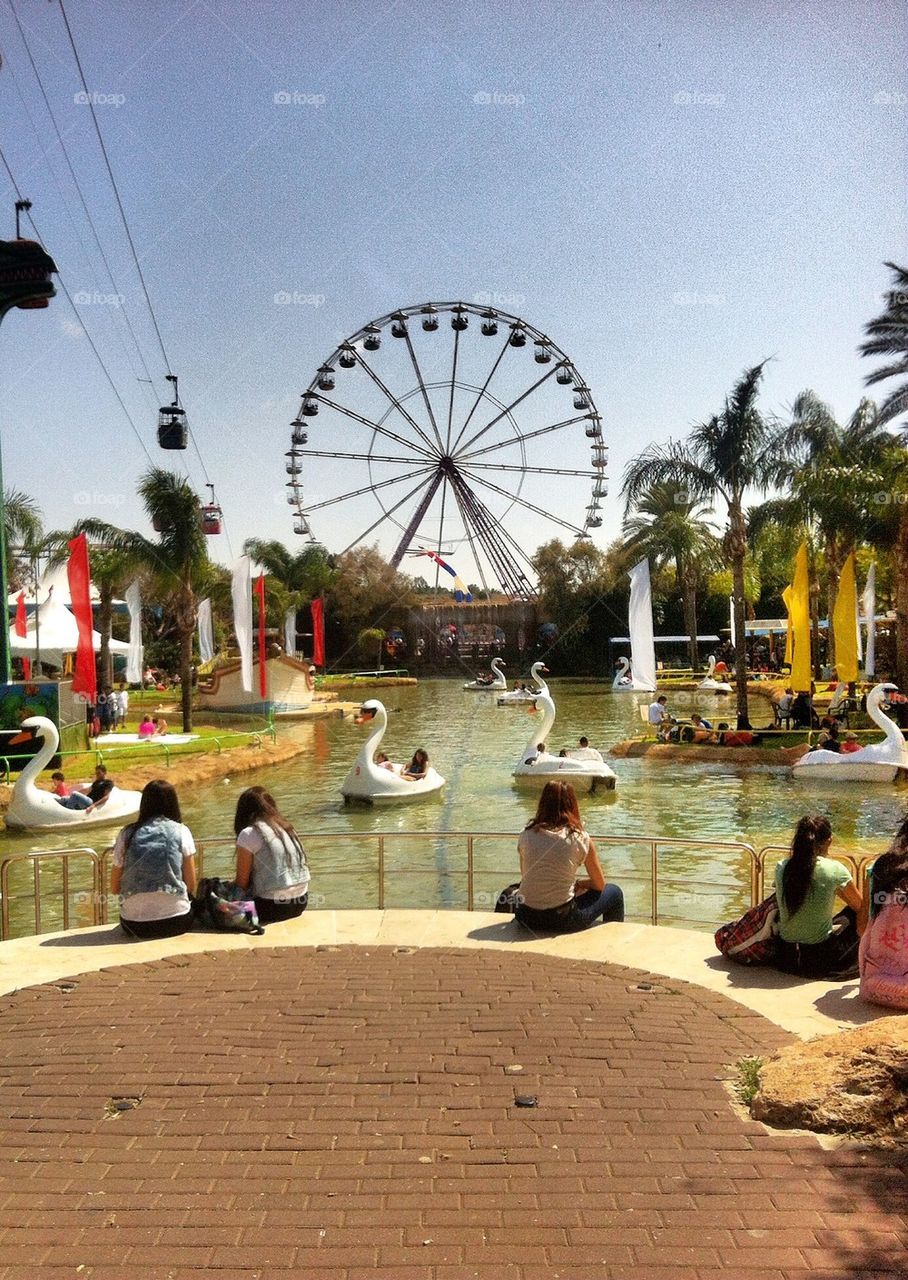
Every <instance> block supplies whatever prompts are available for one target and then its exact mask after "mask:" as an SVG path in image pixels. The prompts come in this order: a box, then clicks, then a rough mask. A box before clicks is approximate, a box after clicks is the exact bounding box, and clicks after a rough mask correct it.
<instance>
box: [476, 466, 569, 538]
mask: <svg viewBox="0 0 908 1280" xmlns="http://www.w3.org/2000/svg"><path fill="white" fill-rule="evenodd" d="M467 475H468V476H469V477H470V479H472V480H474V481H475V482H476V484H481V485H483V487H484V488H486V489H491V490H492V492H493V493H498V494H500V495H501V496H502V497H503V498H507V499H508V500H509V501H510V502H517V503H519V504H520V506H521V507H526V509H527V511H533V512H535V514H536V515H537V516H544V517H545V519H546V520H551V521H552V523H553V524H559V525H561V527H562V528H563V529H570V531H571V533H574V534H576V535H577V537H578V538H579V537H581V536H582V534H583V530H582V529H578V528H577V526H576V525H575V524H570V523H569V522H568V521H567V520H562V519H561V517H560V516H555V515H552V513H551V511H546V510H545V508H544V507H537V506H536V505H535V504H534V503H532V502H528V501H527V500H526V498H521V497H520V495H519V494H517V493H511V492H510V490H508V489H502V488H501V486H500V485H497V484H493V483H492V481H491V480H483V478H482V476H473V475H471V474H470V473H469V472H467Z"/></svg>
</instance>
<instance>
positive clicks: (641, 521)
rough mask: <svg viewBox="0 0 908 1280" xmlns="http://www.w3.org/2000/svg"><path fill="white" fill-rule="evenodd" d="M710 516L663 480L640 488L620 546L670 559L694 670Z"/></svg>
mask: <svg viewBox="0 0 908 1280" xmlns="http://www.w3.org/2000/svg"><path fill="white" fill-rule="evenodd" d="M710 515H712V507H705V506H704V504H703V503H702V502H700V501H699V500H697V499H694V500H693V501H692V500H691V498H690V496H689V494H688V493H686V492H685V491H684V490H682V489H679V487H678V485H676V484H670V483H663V484H654V485H651V486H650V487H649V488H648V489H645V490H644V491H643V492H642V493H641V494H640V497H639V498H638V499H637V502H636V515H634V516H631V517H630V518H629V519H626V520H625V522H624V534H625V541H624V547H625V550H627V551H630V552H633V554H634V555H635V556H636V557H642V556H645V557H646V558H647V559H648V560H652V561H653V562H654V563H655V564H657V565H660V566H662V565H666V564H671V565H672V566H673V567H674V571H675V586H676V588H677V590H678V592H679V593H680V595H681V599H682V601H683V605H684V625H685V627H686V628H687V634H688V636H689V637H690V664H691V667H692V668H693V669H694V670H695V671H696V669H697V666H698V665H699V663H698V656H697V577H698V570H699V568H700V566H701V565H702V564H703V563H705V562H706V561H707V560H709V559H711V558H713V557H714V556H715V553H716V551H717V549H718V540H717V538H716V535H715V534H714V533H713V531H712V529H711V528H710V527H709V525H708V523H707V521H706V520H705V518H704V517H706V516H710Z"/></svg>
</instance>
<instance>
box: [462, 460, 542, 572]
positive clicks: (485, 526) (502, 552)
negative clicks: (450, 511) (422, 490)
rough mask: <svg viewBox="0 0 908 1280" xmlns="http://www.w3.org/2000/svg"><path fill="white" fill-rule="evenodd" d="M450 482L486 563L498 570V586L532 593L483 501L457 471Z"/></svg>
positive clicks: (499, 528)
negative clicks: (499, 582) (484, 555)
mask: <svg viewBox="0 0 908 1280" xmlns="http://www.w3.org/2000/svg"><path fill="white" fill-rule="evenodd" d="M452 483H454V484H455V485H456V487H457V489H458V492H459V494H460V497H461V499H462V503H463V507H464V509H465V510H466V511H467V512H468V513H469V519H470V522H471V523H472V525H473V527H474V529H475V530H476V536H477V538H478V539H479V542H480V544H481V546H482V549H483V551H485V553H486V555H487V557H488V559H489V563H490V564H491V565H492V567H493V568H494V569H495V572H496V573H497V574H498V577H499V579H500V581H501V584H502V586H503V587H504V588H505V590H506V591H511V592H513V593H514V594H516V595H526V594H530V595H532V594H533V587H532V584H531V583H530V582H529V580H528V579H527V577H526V575H525V574H524V573H523V571H522V570H521V569H520V568H519V567H518V566H517V565H516V564H515V563H514V561H513V559H512V557H511V555H510V553H509V551H508V548H507V545H506V544H505V542H504V539H503V538H502V536H501V534H502V529H501V526H500V523H499V522H498V521H496V520H495V518H494V517H493V515H492V513H491V512H490V511H489V509H488V507H486V505H485V503H483V502H482V500H481V499H480V498H479V497H478V496H477V495H476V494H475V493H474V492H473V490H472V489H471V488H470V486H469V485H468V484H466V482H465V481H464V479H463V477H462V476H461V475H460V474H459V473H458V474H457V475H456V477H455V478H453V479H452Z"/></svg>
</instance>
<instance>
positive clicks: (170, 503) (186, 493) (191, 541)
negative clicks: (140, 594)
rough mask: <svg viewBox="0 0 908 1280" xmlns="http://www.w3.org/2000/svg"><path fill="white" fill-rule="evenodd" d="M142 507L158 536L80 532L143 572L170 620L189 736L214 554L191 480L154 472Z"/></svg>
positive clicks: (98, 523) (88, 523) (86, 526)
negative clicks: (202, 598)
mask: <svg viewBox="0 0 908 1280" xmlns="http://www.w3.org/2000/svg"><path fill="white" fill-rule="evenodd" d="M138 494H139V497H140V498H141V499H142V505H143V506H144V508H145V511H146V514H147V515H148V517H149V519H150V520H151V522H152V526H153V527H154V528H155V530H157V532H158V541H157V542H153V541H152V540H151V539H150V538H146V537H145V535H144V534H141V533H136V532H134V531H132V530H129V529H119V528H117V526H116V525H110V524H107V523H106V522H105V521H103V520H83V521H81V522H80V528H81V529H83V530H84V531H85V532H86V533H87V534H88V535H89V537H91V538H92V539H93V540H95V541H97V542H100V543H102V544H103V545H104V547H105V548H106V549H107V550H108V551H109V552H115V553H117V554H119V555H120V556H122V557H123V563H124V564H128V565H130V566H131V567H133V568H141V569H142V570H144V572H145V574H146V575H147V578H148V580H149V581H150V583H151V584H153V588H154V590H155V591H156V592H157V593H158V597H159V602H160V603H161V604H162V605H163V607H164V611H165V613H166V614H167V615H168V616H169V617H170V619H171V623H172V626H173V629H174V632H175V633H176V637H177V640H178V642H179V647H180V683H181V695H182V718H183V732H184V733H190V732H191V731H192V642H193V637H194V635H195V628H196V615H197V608H198V600H197V595H196V584H197V583H198V582H199V581H201V580H203V579H204V577H205V573H206V569H207V566H208V563H209V561H208V550H207V548H206V546H205V535H204V533H203V532H202V520H201V503H200V501H199V497H198V495H197V494H196V492H195V491H194V489H193V488H192V487H191V485H190V484H189V482H188V481H187V480H184V479H181V478H180V477H179V476H176V475H174V474H173V472H171V471H167V470H165V469H164V468H163V467H151V468H150V469H149V470H148V471H146V472H145V474H144V475H143V476H142V478H141V479H140V481H139V485H138Z"/></svg>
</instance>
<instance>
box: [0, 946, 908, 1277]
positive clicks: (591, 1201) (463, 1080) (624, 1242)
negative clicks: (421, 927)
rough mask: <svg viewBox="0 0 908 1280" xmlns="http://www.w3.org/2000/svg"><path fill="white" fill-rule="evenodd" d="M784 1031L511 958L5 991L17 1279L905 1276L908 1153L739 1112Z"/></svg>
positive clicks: (685, 994) (2, 1193) (655, 983)
mask: <svg viewBox="0 0 908 1280" xmlns="http://www.w3.org/2000/svg"><path fill="white" fill-rule="evenodd" d="M786 1039H787V1036H786V1035H785V1033H784V1032H781V1031H779V1030H778V1029H777V1028H776V1027H774V1026H773V1025H772V1024H770V1023H768V1022H766V1021H764V1020H763V1019H762V1018H760V1017H759V1016H757V1015H755V1014H752V1013H750V1012H748V1011H747V1010H745V1009H743V1008H742V1007H741V1006H740V1005H737V1004H734V1003H732V1002H731V1001H729V1000H726V999H725V998H724V997H722V996H720V995H716V994H713V993H710V992H707V991H704V990H702V989H700V988H696V987H692V986H686V985H684V984H683V983H676V982H674V981H672V980H669V979H664V978H654V977H652V976H651V975H646V974H641V973H638V972H636V971H634V970H629V969H623V968H620V967H618V966H615V965H600V964H593V963H590V962H582V961H569V960H560V959H553V958H550V957H545V956H529V955H526V954H520V953H517V952H516V951H515V952H513V953H511V952H507V951H480V950H474V951H467V950H446V949H433V950H428V949H426V950H411V949H409V948H397V949H391V948H371V947H370V948H364V947H330V946H329V947H320V948H313V949H308V948H292V949H290V948H274V947H267V946H263V947H262V948H261V949H257V950H255V951H248V952H229V953H209V954H203V955H193V956H184V957H180V956H175V957H171V958H169V959H166V960H159V961H154V962H150V963H146V964H136V965H131V966H124V967H120V968H116V969H109V970H102V971H101V972H99V973H94V974H90V975H85V976H82V977H78V978H74V979H71V980H69V981H66V982H57V983H53V984H48V985H46V986H42V987H33V988H28V989H25V990H23V991H20V992H17V993H15V994H13V995H11V996H6V997H3V998H0V1280H20V1278H21V1280H26V1278H27V1280H63V1278H64V1277H77V1278H78V1280H121V1278H122V1280H126V1278H127V1277H130V1278H131V1277H138V1278H139V1280H158V1278H159V1277H160V1280H164V1278H165V1277H166V1278H167V1280H190V1277H191V1278H192V1280H198V1277H200V1276H206V1275H211V1276H215V1277H218V1280H235V1278H236V1280H239V1278H240V1277H242V1278H243V1280H253V1278H255V1277H258V1278H260V1280H265V1278H268V1277H272V1276H276V1277H279V1276H282V1275H290V1274H295V1275H298V1276H305V1277H307V1280H366V1278H368V1280H376V1278H378V1280H477V1278H479V1280H543V1278H544V1280H586V1278H587V1277H603V1278H604V1280H669V1278H671V1280H691V1278H696V1280H718V1277H720V1276H721V1277H723V1278H726V1277H734V1278H735V1280H738V1278H740V1280H783V1278H784V1280H797V1278H798V1277H805V1280H806V1277H807V1276H808V1275H810V1276H812V1277H817V1276H822V1277H824V1278H825V1280H833V1277H835V1278H839V1277H845V1276H856V1275H860V1276H862V1277H875V1276H880V1277H881V1276H886V1277H888V1280H892V1277H893V1275H905V1274H906V1273H908V1267H906V1263H905V1260H906V1257H908V1248H906V1246H908V1221H906V1211H908V1180H906V1176H905V1174H906V1167H905V1158H904V1156H901V1157H900V1156H899V1155H898V1154H893V1153H888V1154H887V1153H875V1152H868V1151H866V1150H864V1149H862V1148H859V1147H855V1146H846V1147H840V1148H839V1149H838V1150H834V1151H833V1150H824V1149H822V1148H821V1147H820V1145H819V1144H818V1142H817V1141H816V1140H815V1139H814V1138H812V1137H809V1136H805V1135H775V1134H769V1133H767V1131H766V1130H765V1129H764V1128H763V1126H761V1125H759V1124H756V1123H754V1122H752V1121H749V1120H745V1119H742V1118H741V1117H740V1116H739V1115H738V1114H736V1112H735V1110H734V1109H733V1107H732V1106H731V1104H730V1101H729V1097H728V1093H727V1091H726V1088H725V1085H724V1084H723V1080H724V1078H725V1077H726V1076H727V1075H728V1066H729V1064H731V1063H733V1062H735V1061H736V1060H737V1059H738V1058H740V1057H742V1056H744V1055H751V1054H760V1053H766V1052H767V1051H768V1050H770V1049H771V1048H773V1047H775V1046H777V1045H779V1044H780V1043H782V1042H784V1041H785V1040H786ZM518 1068H520V1069H519V1070H518ZM517 1095H521V1096H531V1097H535V1098H536V1100H537V1105H536V1106H535V1107H527V1108H523V1107H518V1106H516V1105H515V1097H516V1096H517ZM118 1101H119V1102H120V1104H121V1106H123V1107H125V1108H127V1109H124V1110H116V1106H117V1103H118Z"/></svg>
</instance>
